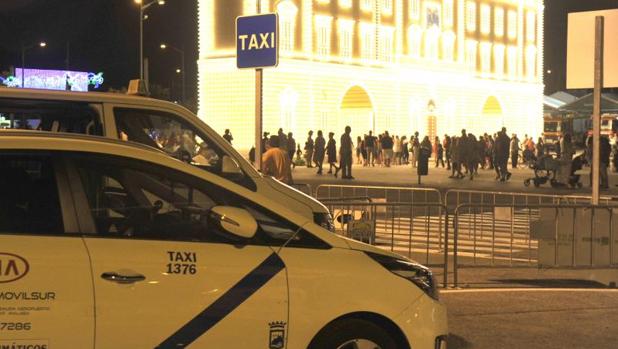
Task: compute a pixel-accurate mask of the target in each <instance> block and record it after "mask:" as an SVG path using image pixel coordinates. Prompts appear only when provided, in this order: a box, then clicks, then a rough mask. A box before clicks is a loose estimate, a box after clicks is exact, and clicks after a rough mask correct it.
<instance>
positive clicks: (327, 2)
mask: <svg viewBox="0 0 618 349" xmlns="http://www.w3.org/2000/svg"><path fill="white" fill-rule="evenodd" d="M318 3H320V4H330V0H318Z"/></svg>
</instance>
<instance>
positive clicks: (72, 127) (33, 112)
mask: <svg viewBox="0 0 618 349" xmlns="http://www.w3.org/2000/svg"><path fill="white" fill-rule="evenodd" d="M0 129H18V130H37V131H47V132H68V133H81V134H88V135H97V136H101V135H103V127H102V125H101V122H100V117H99V115H98V112H97V111H96V110H95V109H94V108H93V107H91V106H90V105H89V104H87V103H81V102H56V101H38V100H29V99H28V100H26V99H23V100H22V99H8V98H0Z"/></svg>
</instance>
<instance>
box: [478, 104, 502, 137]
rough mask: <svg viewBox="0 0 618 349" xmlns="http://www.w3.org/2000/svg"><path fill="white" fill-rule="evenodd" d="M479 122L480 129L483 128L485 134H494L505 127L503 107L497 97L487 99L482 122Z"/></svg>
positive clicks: (482, 113)
mask: <svg viewBox="0 0 618 349" xmlns="http://www.w3.org/2000/svg"><path fill="white" fill-rule="evenodd" d="M479 121H480V123H479V127H482V128H483V132H487V133H494V132H496V131H498V130H499V129H500V128H501V127H502V126H504V125H503V124H504V115H503V113H502V106H501V105H500V102H499V101H498V99H497V98H496V97H494V96H490V97H488V98H487V100H486V101H485V104H484V105H483V111H482V112H481V120H479Z"/></svg>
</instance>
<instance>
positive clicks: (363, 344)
mask: <svg viewBox="0 0 618 349" xmlns="http://www.w3.org/2000/svg"><path fill="white" fill-rule="evenodd" d="M337 349H381V348H380V346H379V345H377V344H376V343H374V342H372V341H370V340H368V339H352V340H349V341H347V342H345V343H343V344H341V345H340V346H338V347H337Z"/></svg>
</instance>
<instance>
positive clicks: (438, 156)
mask: <svg viewBox="0 0 618 349" xmlns="http://www.w3.org/2000/svg"><path fill="white" fill-rule="evenodd" d="M440 164H442V168H444V147H442V143H440V142H438V150H437V152H436V167H439V166H440Z"/></svg>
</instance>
